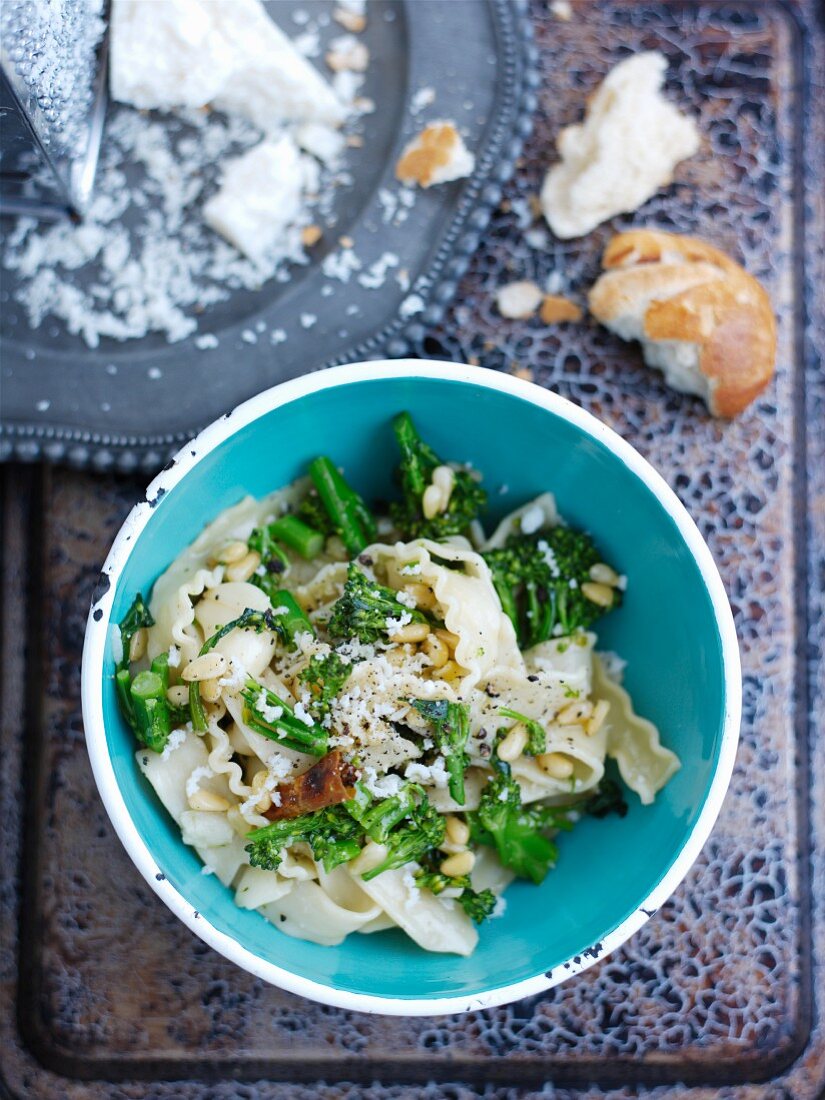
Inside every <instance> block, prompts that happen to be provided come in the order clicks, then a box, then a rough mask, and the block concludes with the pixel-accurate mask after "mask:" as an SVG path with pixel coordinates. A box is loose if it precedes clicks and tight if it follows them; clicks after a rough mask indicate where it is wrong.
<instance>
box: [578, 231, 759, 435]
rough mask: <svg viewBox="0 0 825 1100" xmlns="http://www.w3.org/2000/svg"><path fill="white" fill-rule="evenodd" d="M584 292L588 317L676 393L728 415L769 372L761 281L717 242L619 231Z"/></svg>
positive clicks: (747, 401) (754, 392) (748, 400)
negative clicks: (635, 351) (629, 343)
mask: <svg viewBox="0 0 825 1100" xmlns="http://www.w3.org/2000/svg"><path fill="white" fill-rule="evenodd" d="M602 267H603V268H604V269H605V270H604V274H603V275H601V276H600V277H599V279H598V280H597V281H596V282H595V283H594V285H593V287H592V288H591V290H590V295H589V306H590V312H591V313H592V314H593V316H594V317H595V318H596V319H597V320H598V321H601V323H602V324H603V325H606V326H607V327H608V328H609V329H611V330H612V331H613V332H615V333H617V334H618V335H619V336H621V337H622V339H624V340H639V341H640V342H641V345H642V353H643V355H644V359H645V362H646V363H647V364H648V365H649V366H651V367H656V368H657V369H659V370H661V371H662V372H663V373H664V376H665V381H666V382H667V383H668V385H670V386H672V387H673V388H674V389H677V390H680V391H681V392H682V393H694V394H698V395H699V396H700V397H702V398H704V400H705V403H706V404H707V406H708V408H709V409H710V411H711V412H712V413H713V415H714V416H723V417H732V416H736V414H737V413H740V412H741V411H742V410H743V409H744V408H745V407H746V406H747V405H749V404H750V403H751V401H753V400H754V398H755V397H757V396H758V394H760V393H761V392H762V391H763V390H764V389H765V387H766V386H767V385H768V383H769V382H770V380H771V377H772V376H773V371H774V363H775V360H776V321H775V319H774V315H773V310H772V308H771V302H770V298H769V297H768V294H767V292H766V291H765V289H764V287H762V286H761V285H760V283H758V282H757V281H756V279H754V278H753V276H751V275H749V274H748V273H747V272H746V271H745V270H744V268H742V267H741V266H740V265H739V264H738V263H736V262H735V261H734V260H732V259H731V258H730V257H729V256H726V255H725V253H724V252H720V251H719V249H718V248H714V247H713V245H710V244H707V242H705V241H702V240H698V239H697V238H696V237H683V236H680V235H679V234H676V233H664V232H660V231H658V230H652V229H631V230H630V231H629V232H627V233H619V234H618V235H617V236H615V237H614V238H613V240H612V241H611V242H610V243H609V244H608V246H607V248H606V249H605V252H604V256H603V257H602Z"/></svg>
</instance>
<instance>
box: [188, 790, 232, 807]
mask: <svg viewBox="0 0 825 1100" xmlns="http://www.w3.org/2000/svg"><path fill="white" fill-rule="evenodd" d="M189 805H190V807H191V808H192V809H193V810H209V811H210V812H212V813H219V812H221V811H223V810H228V809H229V803H228V802H227V801H226V799H225V798H224V797H223V795H222V794H218V793H217V791H210V790H209V788H208V787H198V789H197V790H195V791H192V793H191V794H190V795H189Z"/></svg>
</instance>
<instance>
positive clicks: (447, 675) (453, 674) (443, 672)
mask: <svg viewBox="0 0 825 1100" xmlns="http://www.w3.org/2000/svg"><path fill="white" fill-rule="evenodd" d="M431 674H432V675H433V676H434V677H435V678H436V679H438V680H460V679H461V678H462V677H463V676H466V675H467V669H466V668H462V667H461V665H457V664H456V663H455V661H448V662H447V663H446V665H442V666H441V668H434V669H432V673H431Z"/></svg>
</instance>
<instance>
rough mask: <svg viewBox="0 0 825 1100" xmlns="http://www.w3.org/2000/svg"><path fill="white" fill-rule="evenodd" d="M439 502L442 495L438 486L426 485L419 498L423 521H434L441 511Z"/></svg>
mask: <svg viewBox="0 0 825 1100" xmlns="http://www.w3.org/2000/svg"><path fill="white" fill-rule="evenodd" d="M441 500H442V494H441V490H440V489H439V488H438V486H437V485H428V486H427V488H426V489H425V490H424V495H423V496H422V497H421V510H422V512H423V513H424V519H435V517H436V516H437V515H438V513H439V512H440V511H441V510H442V505H441Z"/></svg>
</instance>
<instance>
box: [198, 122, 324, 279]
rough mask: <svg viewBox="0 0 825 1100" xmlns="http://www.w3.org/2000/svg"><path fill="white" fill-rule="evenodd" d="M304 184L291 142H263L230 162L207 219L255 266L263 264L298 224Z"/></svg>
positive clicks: (298, 156) (207, 207) (207, 210)
mask: <svg viewBox="0 0 825 1100" xmlns="http://www.w3.org/2000/svg"><path fill="white" fill-rule="evenodd" d="M303 182H304V172H303V165H302V158H301V154H300V153H299V151H298V147H297V145H296V144H295V142H294V141H293V140H292V138H290V137H289V136H288V135H286V134H285V135H284V136H283V137H281V138H279V139H278V140H277V141H262V142H261V144H260V145H256V146H255V147H254V148H253V149H250V150H249V152H248V153H244V154H243V156H240V157H237V158H235V159H234V160H230V161H227V162H226V164H225V166H224V170H223V178H222V181H221V186H220V190H219V191H218V192H217V193H216V194H215V195H213V196H212V198H211V199H210V200H209V201H208V202H207V203H206V204H205V206H204V208H203V216H204V219H205V221H206V223H207V225H210V226H211V227H212V228H213V229H214V230H215V232H216V233H220V234H221V236H222V237H226V239H227V240H228V241H229V242H230V243H231V244H233V245H234V246H235V247H236V248H237V249H238V250H239V251H241V252H243V253H244V254H245V255H246V256H248V257H249V258H250V260H252V262H253V263H262V262H263V260H264V259H265V258H266V256H267V255H268V254H269V253H270V252H272V250H273V249H274V248H275V247H277V245H278V243H279V241H280V240H281V239H282V238H283V235H284V233H285V232H286V231H287V230H288V229H289V227H290V226H292V225H294V224H295V222H296V219H297V218H298V216H299V214H300V212H301V209H302V205H303V204H302V197H301V193H302V188H303Z"/></svg>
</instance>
